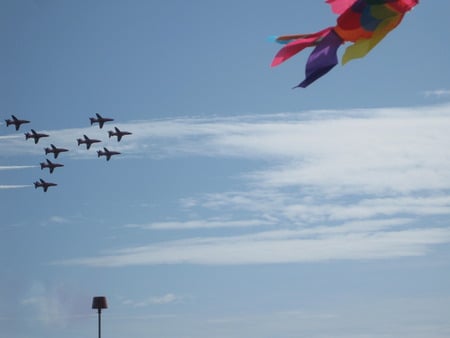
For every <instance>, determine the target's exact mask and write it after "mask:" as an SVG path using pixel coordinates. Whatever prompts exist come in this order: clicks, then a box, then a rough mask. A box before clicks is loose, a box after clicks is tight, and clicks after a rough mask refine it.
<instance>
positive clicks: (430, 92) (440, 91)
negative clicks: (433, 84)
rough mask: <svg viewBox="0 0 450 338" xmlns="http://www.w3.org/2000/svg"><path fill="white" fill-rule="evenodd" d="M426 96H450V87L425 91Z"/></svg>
mask: <svg viewBox="0 0 450 338" xmlns="http://www.w3.org/2000/svg"><path fill="white" fill-rule="evenodd" d="M424 95H425V97H438V98H441V97H447V96H450V89H436V90H427V91H425V92H424Z"/></svg>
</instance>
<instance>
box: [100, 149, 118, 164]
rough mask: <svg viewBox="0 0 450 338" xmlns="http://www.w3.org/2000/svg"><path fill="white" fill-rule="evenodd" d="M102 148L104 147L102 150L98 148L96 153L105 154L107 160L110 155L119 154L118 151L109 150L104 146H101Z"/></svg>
mask: <svg viewBox="0 0 450 338" xmlns="http://www.w3.org/2000/svg"><path fill="white" fill-rule="evenodd" d="M103 149H104V151H103V150H98V151H97V154H98V157H100V156H106V160H107V161H109V160H110V159H111V156H113V155H119V154H120V153H119V152H118V151H109V150H108V149H106V148H103Z"/></svg>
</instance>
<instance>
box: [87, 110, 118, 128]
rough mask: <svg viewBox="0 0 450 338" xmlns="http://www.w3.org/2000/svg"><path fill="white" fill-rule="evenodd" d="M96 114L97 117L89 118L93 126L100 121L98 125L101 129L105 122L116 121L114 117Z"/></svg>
mask: <svg viewBox="0 0 450 338" xmlns="http://www.w3.org/2000/svg"><path fill="white" fill-rule="evenodd" d="M95 115H96V116H97V117H90V118H89V120H91V126H92V125H93V124H94V123H98V126H99V127H100V129H102V128H103V124H104V123H105V122H111V121H114V119H112V118H109V117H101V116H100V114H99V113H96V114H95Z"/></svg>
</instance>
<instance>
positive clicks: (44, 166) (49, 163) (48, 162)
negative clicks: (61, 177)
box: [41, 159, 64, 174]
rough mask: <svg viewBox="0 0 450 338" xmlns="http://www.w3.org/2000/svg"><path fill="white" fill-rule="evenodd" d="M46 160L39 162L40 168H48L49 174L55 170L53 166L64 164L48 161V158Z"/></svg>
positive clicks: (62, 165)
mask: <svg viewBox="0 0 450 338" xmlns="http://www.w3.org/2000/svg"><path fill="white" fill-rule="evenodd" d="M46 161H47V163H45V162H41V170H42V169H44V168H48V169H49V170H50V174H52V173H53V170H55V168H58V167H64V164H59V163H53V162H52V161H50V160H48V159H47V160H46Z"/></svg>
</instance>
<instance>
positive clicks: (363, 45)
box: [272, 0, 419, 88]
mask: <svg viewBox="0 0 450 338" xmlns="http://www.w3.org/2000/svg"><path fill="white" fill-rule="evenodd" d="M326 2H327V3H328V4H330V5H331V8H332V10H333V12H334V13H336V14H339V17H338V19H337V25H336V26H334V27H328V28H326V29H324V30H321V31H320V32H317V33H313V34H296V35H285V36H279V37H276V38H275V41H276V42H278V43H281V44H285V46H284V47H283V48H281V50H280V51H279V52H278V53H277V55H276V56H275V58H274V59H273V61H272V67H275V66H278V65H279V64H280V63H282V62H284V61H286V60H287V59H289V58H290V57H292V56H294V55H295V54H297V53H299V52H301V51H302V50H303V49H305V48H306V47H313V46H315V48H314V50H313V51H312V53H311V55H310V56H309V58H308V61H307V63H306V70H305V73H306V77H305V79H304V80H303V82H301V83H300V84H299V85H297V86H296V87H302V88H305V87H307V86H309V85H310V84H311V83H313V82H314V81H315V80H317V79H318V78H320V77H321V76H323V75H325V74H326V73H328V72H329V71H330V70H331V69H332V68H333V67H334V66H336V65H337V64H338V58H337V50H338V48H339V46H340V45H341V44H343V43H345V42H346V41H350V42H353V44H352V45H351V46H349V47H348V48H347V49H346V51H345V53H344V56H343V57H342V64H346V63H347V62H348V61H350V60H352V59H356V58H362V57H364V56H365V55H366V54H367V53H368V52H369V51H370V50H371V49H372V48H373V47H375V46H376V45H377V44H378V43H379V42H380V41H381V40H382V39H383V38H384V37H385V36H386V35H387V34H388V33H389V32H390V31H391V30H393V29H394V28H395V27H397V26H398V25H399V24H400V22H401V21H402V19H403V16H404V15H405V14H406V12H408V11H410V10H411V9H412V8H413V7H414V6H416V5H417V4H418V3H419V0H326Z"/></svg>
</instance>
